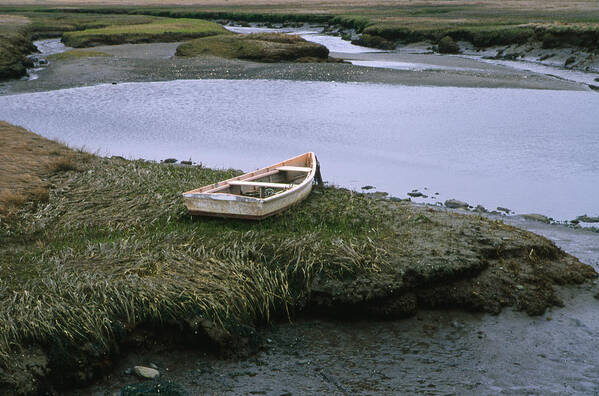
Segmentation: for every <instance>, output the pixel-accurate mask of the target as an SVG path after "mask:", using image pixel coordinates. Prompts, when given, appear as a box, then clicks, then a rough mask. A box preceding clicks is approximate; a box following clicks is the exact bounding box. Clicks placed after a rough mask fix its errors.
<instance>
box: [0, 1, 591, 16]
mask: <svg viewBox="0 0 599 396" xmlns="http://www.w3.org/2000/svg"><path fill="white" fill-rule="evenodd" d="M2 3H3V4H5V5H36V6H39V5H51V6H56V5H76V6H92V5H94V6H101V5H105V6H163V7H164V6H196V7H206V8H214V9H219V8H220V9H223V8H227V9H230V8H231V7H243V8H251V7H256V8H264V7H275V8H279V9H280V10H281V11H282V10H284V11H285V12H289V13H291V12H302V13H307V12H325V13H341V12H343V11H345V9H354V8H370V7H406V6H410V7H411V6H439V5H445V6H461V5H465V6H471V5H476V6H479V7H483V8H490V9H512V10H544V11H566V10H567V11H584V10H595V11H596V10H598V9H599V2H597V1H596V0H572V1H564V0H479V1H473V0H364V1H362V0H339V1H336V0H328V1H322V0H303V1H297V0H45V1H43V2H40V1H39V0H4V1H3V2H2Z"/></svg>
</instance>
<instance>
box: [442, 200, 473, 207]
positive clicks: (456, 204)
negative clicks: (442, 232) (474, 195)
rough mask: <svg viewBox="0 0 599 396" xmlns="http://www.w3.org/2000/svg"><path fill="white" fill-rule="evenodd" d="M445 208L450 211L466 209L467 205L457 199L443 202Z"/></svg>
mask: <svg viewBox="0 0 599 396" xmlns="http://www.w3.org/2000/svg"><path fill="white" fill-rule="evenodd" d="M445 206H446V207H448V208H450V209H459V208H463V209H466V208H468V204H467V203H466V202H464V201H458V200H457V199H448V200H447V201H445Z"/></svg>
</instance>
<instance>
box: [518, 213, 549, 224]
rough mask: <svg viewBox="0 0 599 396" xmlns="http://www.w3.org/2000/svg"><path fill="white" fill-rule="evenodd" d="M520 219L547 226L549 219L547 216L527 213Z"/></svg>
mask: <svg viewBox="0 0 599 396" xmlns="http://www.w3.org/2000/svg"><path fill="white" fill-rule="evenodd" d="M521 217H523V218H525V219H526V220H532V221H540V222H541V223H546V224H549V218H548V217H547V216H543V215H542V214H538V213H528V214H523V215H521Z"/></svg>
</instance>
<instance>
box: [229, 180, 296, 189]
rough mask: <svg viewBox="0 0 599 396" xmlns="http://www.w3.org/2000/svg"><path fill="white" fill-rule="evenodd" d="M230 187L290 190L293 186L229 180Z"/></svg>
mask: <svg viewBox="0 0 599 396" xmlns="http://www.w3.org/2000/svg"><path fill="white" fill-rule="evenodd" d="M229 185H231V186H255V187H266V188H268V187H270V188H291V187H293V186H294V185H293V184H285V183H267V182H255V181H245V180H231V181H230V182H229Z"/></svg>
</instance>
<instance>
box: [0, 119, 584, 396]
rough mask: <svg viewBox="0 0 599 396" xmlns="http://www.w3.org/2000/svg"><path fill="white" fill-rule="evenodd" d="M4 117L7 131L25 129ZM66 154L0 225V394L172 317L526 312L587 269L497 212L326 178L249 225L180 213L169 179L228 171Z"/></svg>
mask: <svg viewBox="0 0 599 396" xmlns="http://www.w3.org/2000/svg"><path fill="white" fill-rule="evenodd" d="M4 127H5V128H6V129H9V130H10V129H11V128H12V133H13V136H14V139H13V140H16V141H17V142H29V141H32V139H33V137H34V136H35V135H33V134H29V133H27V132H24V131H22V130H21V129H17V128H13V127H10V126H7V125H5V126H4ZM19 134H22V136H23V138H18V136H19ZM36 142H37V144H38V145H40V146H44V147H45V145H46V144H48V145H49V146H48V147H50V146H52V145H55V143H48V142H47V141H43V140H40V141H36ZM17 144H18V143H17ZM0 150H2V151H4V150H6V148H5V146H4V145H0ZM62 150H66V148H62ZM24 151H27V149H24ZM51 151H52V149H50V148H48V150H47V154H46V155H47V156H48V157H49V156H51V155H52V154H51ZM76 155H77V153H74V152H73V153H72V157H71V160H70V165H69V166H59V167H54V168H47V169H46V170H44V171H43V172H42V171H39V172H38V173H37V174H38V177H39V178H40V180H41V182H42V183H47V185H48V187H49V188H48V194H47V196H45V197H44V199H43V200H44V201H45V202H44V203H43V205H40V204H39V203H36V202H34V201H26V200H24V201H23V202H21V206H20V209H19V210H16V211H15V210H12V214H11V216H10V217H4V218H2V221H1V222H0V279H1V284H0V285H1V293H0V299H1V301H2V304H1V305H0V318H1V320H0V323H1V325H0V362H1V365H0V368H1V369H0V383H1V384H2V385H1V386H2V389H3V390H4V391H6V392H16V391H19V392H22V393H27V392H35V391H38V390H39V389H42V388H43V386H44V385H43V384H46V385H48V384H51V385H52V386H55V387H58V388H60V387H68V386H73V385H75V384H80V383H83V382H86V381H89V380H90V379H91V378H93V377H94V376H97V375H99V374H100V373H102V372H103V370H105V369H106V367H108V366H109V365H110V364H112V359H113V358H114V357H115V356H116V352H117V351H118V350H119V348H120V347H119V346H120V345H123V344H124V343H125V344H126V343H127V340H128V339H130V338H131V337H133V336H135V334H136V331H138V330H139V329H146V331H147V330H148V329H160V328H162V329H163V328H168V327H173V326H174V327H175V328H176V329H178V330H177V331H178V332H181V333H182V334H184V336H182V337H181V339H184V340H185V342H186V343H187V344H186V345H194V344H196V343H198V342H200V343H201V342H206V340H209V342H210V343H212V344H213V345H217V346H218V347H219V348H221V350H232V349H233V350H234V349H235V348H238V347H239V345H247V343H248V342H250V341H251V338H252V337H253V336H252V334H255V333H254V332H253V330H251V329H252V328H253V327H254V326H257V325H259V324H260V323H265V322H268V321H270V320H272V319H273V318H286V317H288V316H290V315H293V313H294V312H296V311H299V310H306V309H312V310H323V312H327V315H329V316H330V315H337V316H344V315H351V316H352V317H355V316H356V315H375V316H378V317H388V318H397V317H402V316H406V315H411V314H413V313H414V312H416V311H417V310H418V309H419V308H421V307H461V308H464V309H471V310H478V311H486V312H499V311H500V310H501V308H502V307H503V306H507V305H512V306H514V307H516V308H517V309H522V310H526V311H527V312H529V313H531V314H538V313H541V312H543V311H544V310H545V308H546V307H547V306H550V305H554V304H560V300H559V297H558V296H557V295H556V293H555V290H554V285H556V284H564V283H573V282H575V283H577V282H583V281H585V280H587V279H591V278H593V277H595V276H596V274H595V272H594V271H593V270H592V269H591V268H590V267H589V266H586V265H583V264H581V263H580V262H578V260H576V259H575V258H573V257H571V256H568V255H566V254H565V253H563V252H562V251H561V250H559V249H558V248H556V247H555V246H554V245H553V244H552V243H550V242H549V241H547V240H546V239H544V238H542V237H539V236H537V235H534V234H531V233H528V232H525V231H522V230H519V229H516V228H513V227H509V226H506V225H504V224H502V223H500V222H496V221H490V220H486V219H484V218H480V217H473V216H470V217H469V216H460V215H456V214H451V213H444V212H437V211H434V210H432V209H427V208H423V207H416V206H411V205H410V204H408V203H402V202H392V201H389V200H375V199H372V198H369V197H367V196H364V195H361V194H356V193H353V192H351V191H347V190H343V189H337V188H325V189H323V190H319V191H314V192H313V193H312V194H311V195H310V196H309V198H308V199H307V200H306V201H304V202H303V203H302V204H300V205H299V206H297V207H295V208H293V209H292V210H288V211H286V212H284V213H283V214H281V215H278V216H275V217H273V218H269V219H267V220H265V221H261V222H244V221H235V220H221V219H207V218H200V219H197V218H191V217H190V216H188V215H187V213H186V210H185V207H184V205H183V202H182V198H181V196H180V194H181V192H182V191H187V190H189V189H191V188H194V187H197V186H201V185H205V184H209V183H213V182H215V181H218V180H222V179H225V178H228V177H231V176H233V175H235V174H237V173H238V172H237V171H234V170H212V169H206V168H203V167H198V166H178V165H169V164H159V163H153V162H146V161H127V160H124V159H120V158H112V159H110V158H100V157H95V156H84V157H81V158H80V159H78V157H77V156H76ZM16 161H19V160H18V159H17V160H16ZM49 169H51V171H49ZM324 171H325V172H326V169H325V170H324ZM18 172H19V171H18V169H14V170H13V171H12V172H9V173H10V174H13V173H16V174H18ZM325 175H326V173H325ZM37 184H39V182H37V181H35V182H32V183H31V184H29V186H33V185H37ZM248 337H249V338H248ZM240 339H241V340H243V339H245V340H246V341H243V342H240V341H238V340H240ZM248 339H250V340H249V341H248ZM17 356H19V357H18V358H17Z"/></svg>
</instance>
